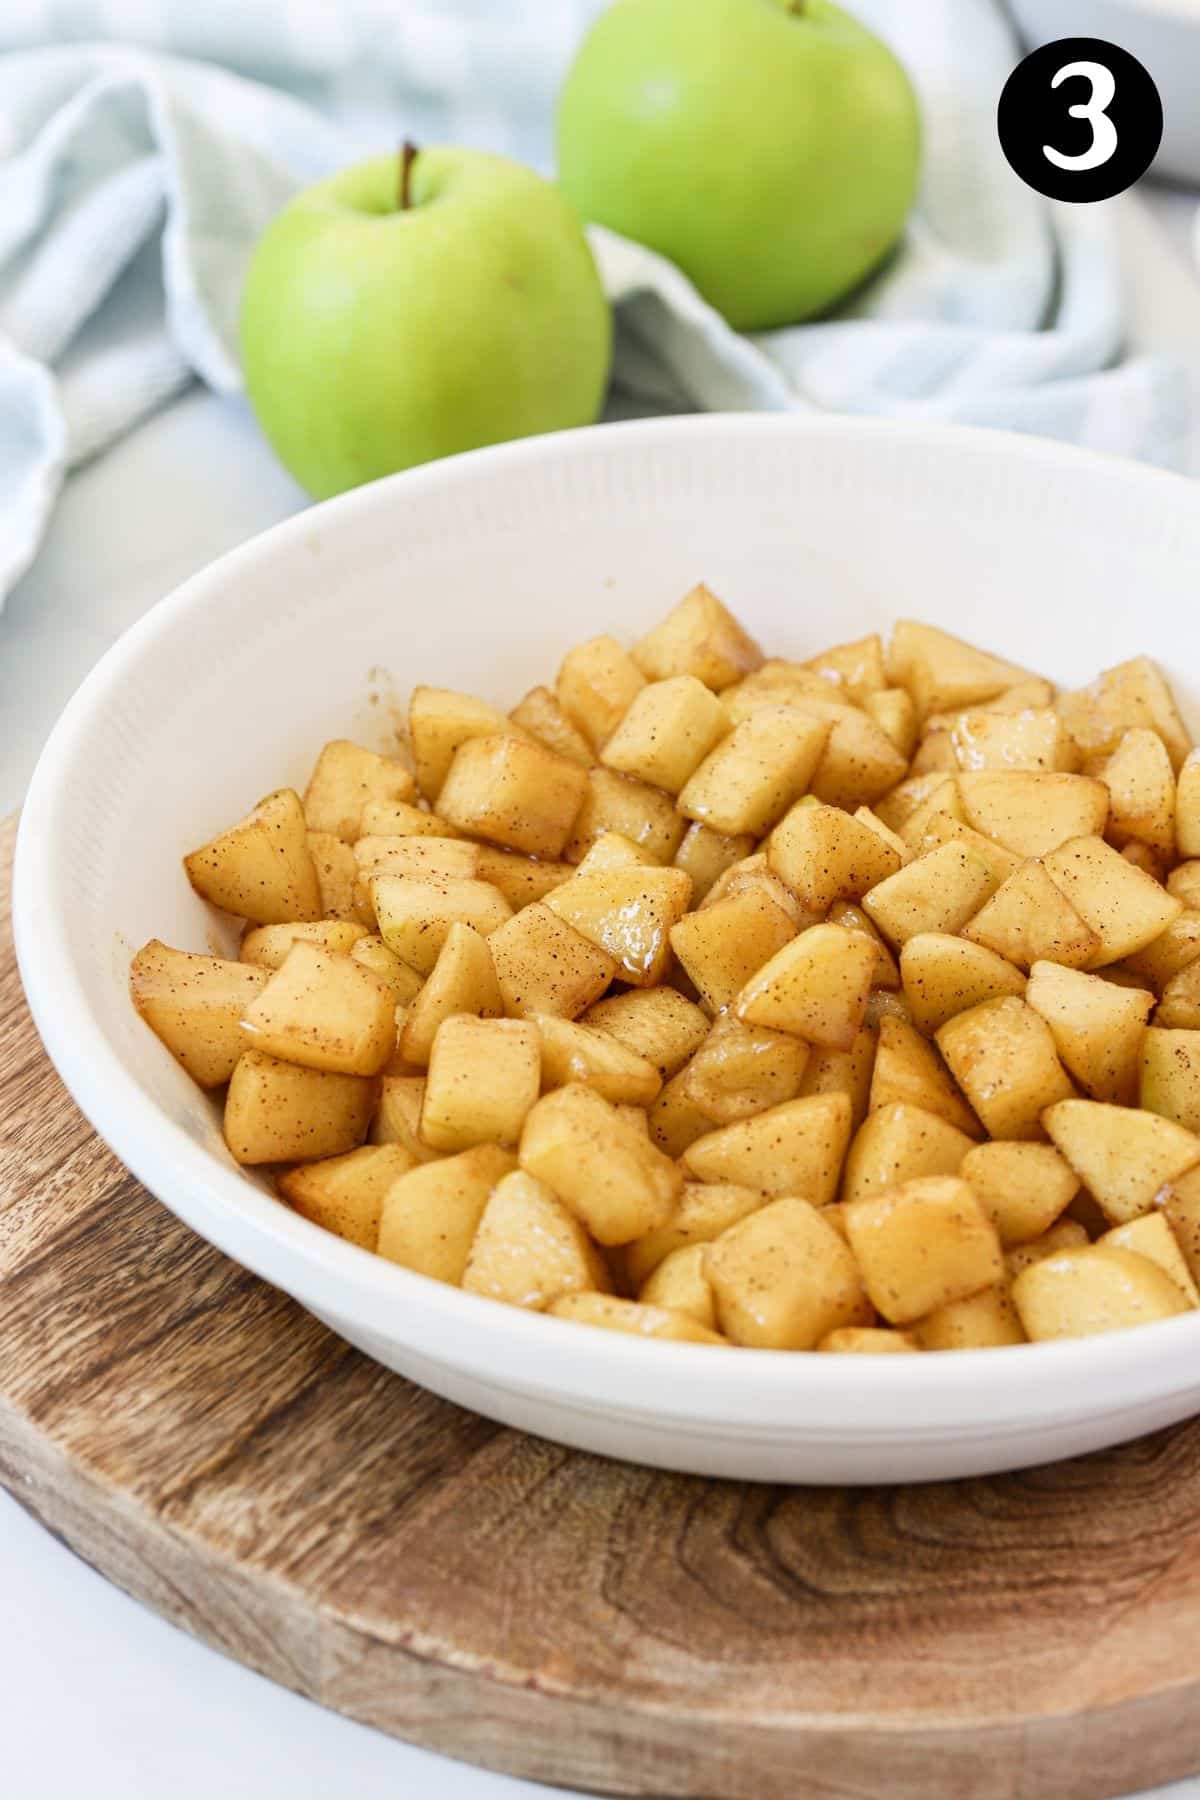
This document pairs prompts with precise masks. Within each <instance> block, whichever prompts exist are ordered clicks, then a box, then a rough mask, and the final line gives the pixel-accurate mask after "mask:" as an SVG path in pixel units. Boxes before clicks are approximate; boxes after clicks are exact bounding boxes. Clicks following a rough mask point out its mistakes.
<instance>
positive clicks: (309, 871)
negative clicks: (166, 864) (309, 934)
mask: <svg viewBox="0 0 1200 1800" xmlns="http://www.w3.org/2000/svg"><path fill="white" fill-rule="evenodd" d="M183 866H184V869H185V870H186V871H187V878H188V880H189V881H190V882H191V884H192V886H193V887H194V888H195V890H196V892H197V893H198V894H199V895H200V897H201V898H202V899H204V900H208V901H211V903H212V904H213V906H219V907H221V908H223V910H224V911H225V912H231V913H235V914H236V915H237V917H238V918H241V919H249V920H250V921H251V923H252V924H255V925H286V924H288V923H290V921H291V920H293V919H319V918H320V917H321V888H320V883H319V882H318V880H317V871H316V869H315V868H314V866H313V859H312V853H311V851H310V850H309V847H308V827H307V825H306V823H305V819H304V808H303V807H302V806H301V804H300V797H299V795H298V794H296V793H295V792H293V790H292V789H291V788H280V789H279V791H278V792H277V793H274V794H268V795H267V798H266V799H265V800H260V801H259V803H258V805H257V806H256V807H255V808H254V810H253V811H252V812H250V813H248V814H247V816H246V817H245V818H244V819H242V820H241V822H240V823H239V824H237V825H234V826H233V827H232V829H231V830H229V831H226V832H223V833H222V834H221V836H220V837H218V838H214V839H213V840H212V842H211V843H208V844H202V845H201V847H200V849H199V850H193V851H192V853H191V854H190V856H185V857H184V859H183Z"/></svg>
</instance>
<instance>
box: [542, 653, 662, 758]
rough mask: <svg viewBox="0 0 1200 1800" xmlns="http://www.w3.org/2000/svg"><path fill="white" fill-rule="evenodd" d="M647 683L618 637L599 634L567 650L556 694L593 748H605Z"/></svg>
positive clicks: (574, 723)
mask: <svg viewBox="0 0 1200 1800" xmlns="http://www.w3.org/2000/svg"><path fill="white" fill-rule="evenodd" d="M645 685H646V677H645V676H644V675H643V674H642V672H641V670H640V669H639V668H638V666H637V664H636V663H635V662H634V660H633V658H632V657H631V656H630V655H629V653H628V651H626V650H623V649H622V648H621V646H620V644H618V642H617V640H616V638H613V637H595V638H589V639H588V641H587V642H586V643H584V644H576V646H575V648H574V649H573V650H569V651H568V652H567V654H566V656H565V657H564V658H563V663H562V667H561V668H560V669H559V671H558V682H557V685H556V688H555V694H556V698H557V700H558V704H559V705H560V706H561V708H562V710H563V712H564V713H565V714H566V715H567V718H568V719H569V720H570V721H571V724H572V725H574V726H575V728H576V730H577V731H578V732H579V733H580V734H581V735H582V736H583V737H585V738H586V739H587V741H588V743H589V744H590V745H591V746H592V749H593V750H601V749H603V747H604V745H605V744H606V743H607V742H608V740H609V738H610V737H611V736H612V734H613V732H614V731H615V730H616V728H617V726H618V725H619V724H620V722H621V720H622V719H623V718H624V716H625V714H626V713H627V712H628V711H629V708H630V707H631V706H632V705H633V702H634V701H635V700H636V698H637V696H638V694H639V693H640V692H641V690H642V688H643V687H645Z"/></svg>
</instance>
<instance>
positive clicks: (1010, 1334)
mask: <svg viewBox="0 0 1200 1800" xmlns="http://www.w3.org/2000/svg"><path fill="white" fill-rule="evenodd" d="M911 1333H912V1336H913V1338H914V1340H915V1341H916V1344H917V1347H918V1348H919V1349H921V1350H999V1349H1002V1348H1003V1346H1004V1345H1005V1344H1023V1343H1025V1342H1026V1341H1027V1340H1026V1337H1025V1332H1024V1329H1023V1327H1022V1325H1021V1320H1020V1316H1019V1314H1018V1312H1017V1309H1016V1307H1015V1306H1014V1305H1013V1302H1012V1291H1011V1288H1010V1286H1009V1282H1008V1280H1007V1278H1006V1279H1005V1280H1003V1281H997V1282H993V1284H992V1286H991V1287H986V1288H981V1289H980V1291H979V1293H977V1294H968V1295H967V1296H966V1298H965V1299H962V1300H951V1301H950V1302H949V1304H948V1305H946V1306H936V1307H934V1309H933V1311H932V1312H931V1313H926V1315H925V1317H924V1318H923V1319H918V1320H917V1321H916V1323H915V1324H914V1325H913V1326H912V1327H911Z"/></svg>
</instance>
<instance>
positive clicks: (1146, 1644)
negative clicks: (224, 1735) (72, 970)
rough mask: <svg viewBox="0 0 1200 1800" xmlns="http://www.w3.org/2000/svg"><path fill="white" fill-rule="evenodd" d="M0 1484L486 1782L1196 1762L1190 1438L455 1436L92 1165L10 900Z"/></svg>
mask: <svg viewBox="0 0 1200 1800" xmlns="http://www.w3.org/2000/svg"><path fill="white" fill-rule="evenodd" d="M11 849H12V827H11V825H10V826H8V827H6V828H4V829H3V833H2V835H0V892H2V893H3V895H4V896H7V893H8V886H9V881H8V865H9V862H10V860H11ZM0 1480H3V1482H4V1483H5V1485H6V1486H8V1487H9V1488H10V1489H11V1490H12V1492H13V1493H14V1494H15V1495H16V1497H17V1499H18V1500H19V1501H20V1502H21V1503H22V1505H24V1506H25V1507H27V1508H28V1509H29V1510H30V1511H31V1512H32V1513H34V1514H35V1515H36V1516H37V1517H39V1518H40V1519H42V1520H43V1521H44V1522H45V1524H46V1525H47V1526H48V1527H49V1528H50V1529H51V1530H52V1531H54V1532H56V1533H58V1534H59V1535H60V1536H61V1537H62V1538H63V1539H64V1540H65V1541H66V1542H67V1543H68V1544H69V1545H70V1546H71V1547H72V1548H73V1549H75V1550H76V1551H77V1552H78V1553H79V1554H80V1555H81V1556H83V1557H85V1558H86V1559H87V1560H88V1561H89V1562H90V1563H93V1564H94V1565H95V1566H96V1567H97V1568H98V1569H100V1570H101V1571H102V1572H103V1573H104V1574H106V1575H108V1576H109V1577H110V1578H111V1579H112V1580H113V1581H115V1582H117V1583H119V1585H120V1586H121V1587H123V1588H125V1589H127V1590H128V1591H129V1592H130V1593H131V1594H134V1595H135V1596H137V1597H138V1598H139V1599H141V1600H143V1601H144V1602H145V1603H146V1604H148V1605H150V1606H153V1607H154V1608H155V1609H156V1610H157V1611H159V1612H161V1613H163V1614H164V1615H165V1616H166V1617H168V1618H169V1619H172V1620H173V1621H175V1622H176V1623H177V1624H179V1625H182V1626H184V1627H185V1628H186V1629H188V1630H190V1631H193V1632H194V1633H196V1634H197V1635H198V1636H200V1637H202V1638H204V1639H205V1640H206V1641H207V1642H209V1643H211V1644H213V1645H215V1646H216V1647H217V1648H219V1649H221V1650H224V1651H226V1652H227V1653H228V1654H229V1655H231V1656H235V1657H237V1658H239V1659H240V1660H241V1661H243V1662H245V1663H248V1664H249V1665H251V1666H252V1667H253V1668H255V1669H258V1670H261V1671H262V1672H263V1673H264V1674H267V1675H269V1676H271V1677H272V1678H273V1679H275V1680H276V1681H279V1682H282V1683H283V1684H284V1685H286V1686H287V1687H290V1688H294V1689H297V1690H299V1691H300V1692H301V1693H304V1694H307V1695H309V1696H311V1697H312V1698H313V1699H314V1700H317V1701H319V1702H321V1703H322V1704H323V1705H325V1706H330V1707H333V1708H335V1709H337V1710H338V1711H340V1712H344V1713H347V1714H349V1715H350V1716H351V1717H353V1718H356V1719H360V1720H364V1721H366V1722H367V1723H370V1724H373V1725H376V1726H379V1727H380V1728H382V1729H383V1730H385V1731H390V1732H393V1733H395V1734H396V1735H397V1736H399V1737H403V1738H407V1739H410V1740H412V1741H414V1742H417V1743H420V1744H424V1745H427V1746H429V1747H431V1748H433V1749H436V1750H441V1751H444V1752H446V1753H448V1754H449V1755H452V1756H457V1757H461V1758H464V1759H466V1760H469V1761H473V1762H478V1763H481V1764H484V1765H486V1766H488V1767H490V1768H495V1769H503V1770H507V1771H510V1772H513V1773H517V1774H522V1775H526V1776H532V1777H535V1778H540V1779H542V1780H546V1781H557V1782H562V1783H565V1784H568V1785H570V1784H574V1785H578V1786H581V1787H584V1788H590V1789H598V1790H603V1791H605V1792H612V1793H618V1794H654V1795H662V1796H679V1797H681V1800H682V1797H684V1796H686V1797H687V1800H705V1797H708V1800H784V1797H785V1796H786V1800H943V1797H945V1800H1099V1797H1101V1796H1108V1795H1114V1794H1123V1793H1127V1792H1130V1791H1132V1790H1134V1789H1136V1788H1140V1787H1144V1786H1147V1785H1149V1784H1151V1783H1155V1782H1161V1781H1166V1780H1169V1779H1172V1778H1175V1777H1178V1776H1180V1775H1183V1774H1185V1773H1189V1772H1191V1771H1192V1770H1194V1769H1196V1768H1200V1426H1197V1425H1193V1426H1186V1427H1182V1428H1179V1429H1176V1430H1174V1431H1170V1432H1165V1433H1160V1434H1159V1435H1158V1436H1156V1437H1153V1438H1149V1439H1146V1440H1143V1441H1142V1442H1141V1443H1138V1444H1134V1445H1131V1446H1128V1447H1126V1448H1124V1449H1121V1450H1116V1451H1111V1452H1107V1453H1104V1454H1102V1455H1097V1456H1093V1457H1089V1458H1086V1459H1084V1460H1082V1461H1079V1462H1075V1463H1067V1464H1060V1465H1057V1466H1055V1467H1052V1468H1046V1469H1041V1470H1033V1471H1030V1472H1028V1473H1025V1474H1023V1475H1016V1476H1007V1477H999V1478H993V1479H987V1480H974V1481H965V1482H960V1483H946V1484H941V1485H931V1486H927V1487H921V1488H892V1489H857V1490H846V1491H837V1490H829V1489H815V1490H811V1489H779V1488H766V1487H750V1486H746V1487H743V1486H739V1485H737V1484H734V1483H729V1482H716V1481H700V1480H693V1479H689V1478H687V1477H683V1476H673V1475H664V1474H658V1473H654V1472H652V1471H648V1470H643V1469H636V1468H629V1467H625V1466H623V1465H620V1464H616V1463H611V1462H605V1461H603V1460H600V1459H598V1458H594V1457H588V1456H584V1455H580V1454H578V1453H576V1452H574V1451H568V1450H562V1449H558V1448H556V1447H555V1446H553V1445H549V1444H545V1443H541V1442H538V1441H535V1440H533V1439H530V1438H525V1437H522V1436H520V1435H518V1434H517V1433H514V1432H510V1431H505V1430H503V1429H501V1428H500V1427H498V1426H496V1425H492V1424H489V1423H487V1422H486V1421H484V1420H481V1419H477V1418H474V1417H473V1416H472V1415H470V1414H468V1413H465V1412H462V1411H459V1410H458V1409H457V1408H455V1407H453V1406H450V1405H448V1404H447V1403H446V1402H444V1401H442V1400H437V1399H434V1398H433V1397H432V1396H430V1395H428V1394H425V1393H423V1392H422V1391H421V1390H420V1389H418V1388H415V1387H412V1386H410V1385H409V1384H407V1383H406V1382H404V1381H402V1380H401V1379H400V1378H399V1377H398V1376H395V1375H392V1374H389V1373H387V1372H386V1371H384V1370H382V1369H379V1368H377V1367H375V1366H374V1365H373V1364H372V1363H370V1362H368V1361H366V1360H365V1359H364V1358H363V1357H361V1356H360V1355H359V1354H358V1353H357V1352H355V1351H353V1350H350V1349H349V1348H348V1347H347V1346H346V1345H344V1344H343V1343H342V1342H341V1341H340V1340H339V1339H337V1338H335V1337H334V1336H332V1335H331V1334H330V1333H329V1332H328V1331H327V1330H325V1329H324V1328H323V1327H322V1326H319V1325H317V1324H316V1323H315V1322H314V1321H313V1320H312V1319H310V1318H309V1317H307V1316H306V1315H305V1314H304V1313H303V1312H301V1311H300V1309H299V1308H298V1307H297V1306H295V1305H294V1304H293V1302H291V1301H290V1300H288V1299H286V1298H285V1297H284V1296H283V1295H282V1294H280V1293H277V1292H276V1291H275V1290H274V1289H272V1288H270V1287H268V1286H266V1285H265V1284H264V1283H263V1282H261V1281H259V1280H258V1279H257V1278H255V1277H254V1276H251V1275H249V1274H247V1273H245V1271H243V1270H242V1269H240V1268H238V1267H237V1266H236V1265H235V1264H233V1263H230V1262H228V1261H226V1260H225V1259H224V1258H223V1257H221V1256H220V1255H218V1254H217V1253H216V1252H215V1251H213V1250H211V1249H209V1248H208V1246H207V1245H205V1244H203V1243H202V1242H201V1241H200V1240H199V1239H198V1238H195V1237H193V1236H191V1235H190V1234H189V1233H188V1232H187V1231H186V1230H185V1228H184V1227H183V1226H181V1225H179V1224H178V1223H177V1222H176V1221H175V1220H174V1219H173V1218H172V1217H171V1216H170V1215H169V1214H168V1213H167V1212H166V1211H165V1210H164V1209H163V1208H162V1207H160V1206H159V1205H158V1204H157V1203H156V1202H155V1201H154V1200H152V1199H151V1198H150V1197H149V1195H148V1194H146V1192H145V1191H144V1190H143V1189H142V1188H140V1187H139V1186H138V1184H137V1182H135V1181H134V1180H133V1178H132V1177H131V1176H130V1175H129V1174H127V1173H126V1171H125V1170H124V1169H122V1168H121V1166H120V1165H119V1164H118V1163H117V1162H116V1160H115V1159H114V1158H113V1157H112V1156H111V1155H110V1154H109V1152H108V1151H107V1150H106V1149H105V1148H104V1146H103V1145H102V1144H101V1143H99V1141H98V1140H97V1139H96V1137H95V1136H94V1135H93V1133H92V1132H91V1130H90V1129H89V1127H88V1126H87V1124H86V1123H85V1121H84V1120H83V1119H82V1118H81V1117H80V1115H79V1114H78V1113H77V1112H76V1111H75V1109H74V1107H73V1106H72V1104H71V1102H70V1100H69V1099H68V1098H67V1096H66V1094H65V1092H64V1090H63V1089H62V1087H61V1085H60V1083H59V1081H58V1078H57V1076H56V1075H55V1074H54V1072H53V1070H52V1069H51V1067H50V1065H49V1063H48V1062H47V1060H46V1058H45V1055H44V1053H43V1052H42V1050H41V1047H40V1044H39V1043H38V1040H37V1037H36V1034H35V1032H34V1029H33V1026H32V1024H31V1022H30V1020H29V1017H28V1014H27V1012H26V1011H25V1007H24V1002H23V1000H22V997H21V992H20V984H19V981H18V977H17V974H16V970H15V966H14V962H13V956H12V945H11V936H10V933H9V928H8V918H7V900H6V899H5V903H4V914H3V917H0Z"/></svg>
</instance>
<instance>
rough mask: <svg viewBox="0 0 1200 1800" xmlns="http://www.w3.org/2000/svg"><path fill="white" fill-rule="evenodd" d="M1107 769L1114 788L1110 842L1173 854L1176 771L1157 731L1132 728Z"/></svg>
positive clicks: (1107, 782) (1110, 787) (1106, 782)
mask: <svg viewBox="0 0 1200 1800" xmlns="http://www.w3.org/2000/svg"><path fill="white" fill-rule="evenodd" d="M1103 774H1104V785H1105V787H1106V788H1107V789H1108V793H1109V813H1108V833H1107V835H1108V839H1109V842H1110V843H1113V844H1115V845H1116V846H1117V849H1118V850H1123V849H1124V848H1125V846H1126V845H1128V844H1144V845H1145V846H1146V848H1147V849H1149V850H1152V851H1153V852H1154V853H1155V854H1156V855H1158V856H1162V857H1170V856H1171V855H1173V853H1174V850H1175V771H1174V770H1173V769H1172V767H1171V759H1170V757H1169V756H1168V755H1167V752H1166V747H1165V746H1164V744H1163V741H1162V739H1161V738H1160V737H1159V735H1158V733H1157V731H1145V730H1142V731H1127V732H1126V733H1125V736H1124V737H1123V738H1122V739H1121V741H1120V743H1119V744H1118V745H1117V747H1116V749H1115V750H1114V751H1113V753H1112V755H1111V756H1110V757H1109V759H1108V761H1107V762H1106V763H1105V765H1104V771H1103Z"/></svg>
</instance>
